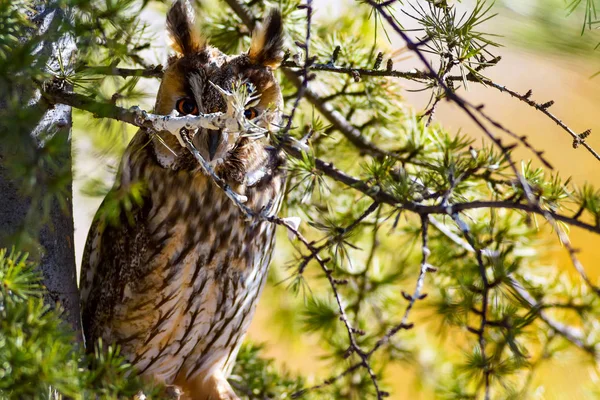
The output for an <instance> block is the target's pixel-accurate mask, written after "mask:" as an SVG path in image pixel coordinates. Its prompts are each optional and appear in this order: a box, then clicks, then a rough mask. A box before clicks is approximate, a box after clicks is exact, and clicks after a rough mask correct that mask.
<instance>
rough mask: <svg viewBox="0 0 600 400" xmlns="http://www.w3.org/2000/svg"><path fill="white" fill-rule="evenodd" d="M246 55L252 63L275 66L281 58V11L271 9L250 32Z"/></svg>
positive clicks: (279, 62)
mask: <svg viewBox="0 0 600 400" xmlns="http://www.w3.org/2000/svg"><path fill="white" fill-rule="evenodd" d="M248 57H249V58H250V62H251V63H253V64H258V65H264V66H267V67H271V68H277V67H278V66H279V64H281V60H282V59H283V21H282V18H281V12H280V11H279V10H278V9H275V8H274V9H272V10H271V11H270V12H269V14H267V17H266V18H265V19H264V21H263V24H262V26H258V27H257V28H256V29H255V30H254V32H253V33H252V43H251V45H250V51H248Z"/></svg>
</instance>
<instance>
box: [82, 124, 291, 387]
mask: <svg viewBox="0 0 600 400" xmlns="http://www.w3.org/2000/svg"><path fill="white" fill-rule="evenodd" d="M152 152H153V150H152V146H149V145H147V137H146V134H145V133H144V132H138V134H137V135H136V137H135V138H134V139H133V141H132V143H131V144H130V146H129V147H128V149H127V151H126V153H125V156H124V157H123V160H122V165H121V170H120V176H119V178H118V185H117V186H116V187H115V189H114V190H123V188H126V187H127V186H128V185H130V184H132V183H133V182H139V181H142V182H145V183H146V185H147V196H146V197H145V199H144V203H143V204H142V205H141V206H139V207H136V208H134V209H133V210H130V211H129V218H127V217H126V216H125V215H124V216H123V217H122V218H121V219H122V220H121V223H119V224H117V225H115V224H112V225H111V224H110V223H109V222H107V221H106V220H104V219H102V218H100V217H97V218H96V219H95V221H94V223H93V225H92V228H91V230H90V233H89V236H88V241H87V244H86V249H85V255H84V262H83V265H82V273H81V285H80V286H81V294H82V309H83V314H82V315H83V325H84V332H85V336H86V341H87V342H88V347H89V343H92V342H96V341H97V339H99V338H102V340H103V341H104V343H115V344H119V345H120V346H121V348H122V352H123V353H124V355H125V356H126V357H127V358H128V359H129V361H130V362H132V363H133V364H134V365H135V366H136V367H137V368H138V370H139V371H141V373H142V374H143V375H147V376H152V377H153V378H154V379H156V380H159V381H162V382H163V383H166V384H171V383H173V382H176V381H178V380H187V379H193V378H194V377H195V376H198V375H202V376H210V375H211V373H212V372H214V371H221V372H222V373H223V374H224V375H225V376H227V375H228V374H229V372H230V370H231V368H232V366H233V362H234V361H235V358H236V354H237V351H238V349H239V346H240V344H241V341H242V338H243V337H244V335H245V333H246V331H247V329H248V327H249V324H250V322H251V320H252V316H253V313H254V311H255V308H256V304H257V301H258V297H259V295H260V293H261V291H262V289H263V287H264V284H265V280H266V276H267V268H268V265H269V262H270V259H271V254H272V250H273V246H274V238H275V234H274V229H275V228H274V225H272V224H269V223H267V222H264V221H259V220H256V219H251V220H247V219H245V218H244V217H243V216H242V215H241V212H240V211H239V209H238V208H237V207H236V206H235V205H234V204H233V203H232V202H231V200H230V199H228V198H227V197H226V196H225V195H224V193H223V192H222V190H220V189H219V188H218V187H216V185H215V184H214V183H213V182H212V181H211V180H210V179H209V178H207V177H206V176H205V175H204V174H203V173H202V172H201V171H200V170H199V169H194V168H192V169H189V168H180V169H177V170H174V169H169V168H163V167H161V166H160V165H159V164H158V163H157V162H156V160H155V157H154V155H153V154H152ZM248 154H249V155H251V157H249V158H250V160H254V161H252V162H246V163H245V164H244V163H242V164H244V165H243V167H244V168H245V170H244V173H245V174H251V173H253V172H255V171H257V170H259V169H262V170H263V172H265V173H264V177H263V178H262V179H261V180H260V181H259V182H258V183H256V184H254V185H253V186H252V187H248V186H247V185H245V184H244V183H235V182H232V183H231V186H232V187H233V189H234V190H236V191H237V192H238V193H240V194H244V195H245V196H247V198H248V202H247V205H248V206H249V207H250V208H251V209H253V210H256V211H260V210H263V209H265V208H266V209H267V212H268V213H270V214H274V213H276V212H277V210H278V209H279V207H280V205H281V202H282V193H283V186H284V181H285V180H284V174H283V172H282V169H281V168H279V164H278V162H279V161H277V160H278V156H277V155H276V154H274V152H272V151H268V150H267V149H266V148H265V147H264V146H263V145H259V144H249V145H248ZM123 214H126V213H125V212H123ZM132 222H133V223H132Z"/></svg>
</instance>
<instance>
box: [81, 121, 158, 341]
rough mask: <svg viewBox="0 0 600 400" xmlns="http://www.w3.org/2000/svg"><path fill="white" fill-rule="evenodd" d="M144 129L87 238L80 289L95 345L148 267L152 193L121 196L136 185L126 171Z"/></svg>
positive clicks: (85, 321)
mask: <svg viewBox="0 0 600 400" xmlns="http://www.w3.org/2000/svg"><path fill="white" fill-rule="evenodd" d="M139 135H140V133H138V135H136V138H134V140H133V141H132V144H130V146H129V148H128V149H127V150H126V154H125V155H124V158H123V161H124V162H123V163H122V165H121V171H119V174H118V177H117V180H118V181H119V182H120V184H119V185H118V186H117V185H116V186H115V187H114V188H113V189H112V190H111V191H110V192H109V194H108V195H107V196H106V198H105V199H104V201H103V202H102V204H101V205H100V208H99V209H98V212H97V213H96V215H95V217H94V220H93V222H92V225H91V227H90V231H89V233H88V237H87V241H86V244H85V249H84V254H83V260H82V263H81V275H80V280H79V282H80V284H79V290H80V297H81V312H82V323H83V331H84V334H85V338H86V341H87V343H89V344H90V345H91V344H92V343H94V342H95V341H96V340H97V339H98V338H99V337H100V336H101V335H100V332H101V329H103V328H104V327H107V326H108V325H107V324H108V323H109V322H110V321H111V317H112V312H113V311H114V309H115V306H116V305H117V304H118V302H120V301H121V300H122V297H123V290H124V288H125V285H126V284H127V283H128V282H130V281H132V280H133V279H136V278H140V277H141V275H142V274H143V273H144V271H143V264H142V262H143V259H144V257H145V255H146V249H147V246H148V238H149V234H148V229H147V225H146V221H147V216H148V213H149V210H150V207H151V199H150V197H149V196H142V197H141V200H142V201H141V202H133V201H131V202H129V203H127V204H125V202H123V201H119V200H116V199H119V198H124V197H126V196H127V193H125V191H127V190H130V189H127V188H128V187H129V188H131V187H132V186H131V183H130V182H125V181H126V179H125V178H124V176H128V175H129V174H128V172H129V171H128V170H127V169H128V168H129V165H128V164H129V163H128V158H129V155H130V154H131V152H133V151H135V150H136V148H137V149H139V147H138V145H139V143H138V142H140V141H141V139H140V138H138V137H137V136H139ZM128 153H129V154H128ZM138 154H139V153H138ZM126 183H127V184H126ZM88 347H89V348H90V350H92V349H93V347H92V346H88Z"/></svg>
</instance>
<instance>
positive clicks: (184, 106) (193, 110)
mask: <svg viewBox="0 0 600 400" xmlns="http://www.w3.org/2000/svg"><path fill="white" fill-rule="evenodd" d="M176 107H177V111H178V112H180V113H181V114H183V115H189V114H194V115H198V106H197V105H196V102H195V101H194V100H191V99H187V98H184V99H179V100H177V105H176Z"/></svg>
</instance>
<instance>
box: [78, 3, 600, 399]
mask: <svg viewBox="0 0 600 400" xmlns="http://www.w3.org/2000/svg"><path fill="white" fill-rule="evenodd" d="M566 3H567V2H565V1H564V0H504V1H497V2H496V4H495V6H494V9H495V11H496V12H497V13H498V16H497V17H496V18H494V19H492V20H490V21H488V22H486V23H485V24H484V25H483V26H481V27H480V30H483V31H485V32H490V33H494V34H497V35H499V36H498V37H497V41H498V42H499V43H501V44H502V45H503V46H504V47H501V48H499V49H497V50H496V54H497V55H501V56H502V61H501V62H500V63H499V65H498V66H496V67H494V68H490V69H487V70H486V74H487V76H488V77H489V78H491V79H492V80H494V81H496V82H497V83H499V84H502V85H506V86H508V87H510V88H511V89H513V90H516V91H518V92H520V93H525V92H527V90H529V89H531V90H533V99H534V100H536V101H538V102H541V103H543V102H547V101H549V100H554V101H555V102H556V104H555V105H554V106H553V107H552V108H551V110H550V111H551V112H553V113H554V114H556V115H557V116H558V117H559V118H561V119H562V120H563V121H565V122H566V123H567V125H569V126H570V127H572V128H573V129H574V130H575V131H576V132H583V131H585V130H586V129H589V128H591V129H593V130H596V129H597V128H599V125H600V124H599V119H600V76H598V77H596V78H593V77H592V76H593V75H594V74H595V73H596V72H598V71H600V50H595V48H596V46H597V44H598V43H599V42H600V34H598V32H596V31H593V30H592V31H590V30H585V31H583V30H582V27H583V21H584V14H583V8H581V9H578V10H576V11H575V12H573V13H572V14H570V15H568V12H567V4H566ZM315 5H316V15H315V18H316V19H317V21H318V22H321V23H322V22H326V21H327V20H329V19H334V18H337V17H339V16H340V15H345V16H346V18H350V19H351V18H352V15H350V14H351V13H352V7H351V3H350V2H344V1H337V0H318V1H316V2H315ZM471 5H472V3H470V2H469V1H463V2H462V3H460V4H457V7H458V9H459V10H460V9H468V8H469V7H470V6H471ZM165 9H166V6H165ZM165 9H161V8H157V9H153V10H151V11H148V12H146V13H145V14H144V18H145V19H146V21H147V22H148V23H150V24H151V28H152V31H153V33H154V34H155V35H156V37H157V40H155V41H154V44H155V45H154V48H152V49H150V50H147V51H146V54H145V56H146V57H147V59H148V61H149V62H150V63H155V64H158V63H162V62H164V61H165V60H166V54H167V50H166V40H165V34H164V15H165ZM398 15H399V16H400V14H398ZM400 20H401V22H403V23H405V24H406V27H407V28H410V21H408V19H406V20H405V19H403V18H402V17H401V16H400ZM582 32H583V34H582ZM345 33H346V34H349V33H348V32H345ZM379 45H380V46H381V45H382V43H381V41H380V43H379ZM388 46H389V48H390V49H391V50H392V51H395V52H396V53H397V54H398V57H397V62H396V64H395V69H399V70H409V69H411V68H415V67H419V62H418V60H416V59H415V57H414V56H411V55H410V54H409V52H406V51H405V49H404V45H403V43H402V42H401V41H400V40H397V39H395V38H393V37H392V40H391V42H390V43H388ZM140 87H143V91H142V92H140V93H135V95H136V96H138V98H139V101H140V104H141V105H142V106H143V107H145V108H146V109H150V108H152V105H153V98H154V96H155V93H156V89H157V87H158V82H157V81H153V80H146V81H144V82H143V85H139V86H138V87H137V88H136V90H139V88H140ZM405 88H406V90H405V92H404V93H403V96H404V97H405V99H406V102H407V104H408V105H410V106H411V107H413V108H414V109H415V110H417V111H421V110H422V109H423V108H424V107H425V106H426V103H427V100H428V94H425V93H414V92H411V89H414V88H415V87H414V86H413V85H411V84H410V83H409V82H407V83H405ZM108 89H110V90H112V91H113V92H114V91H121V92H122V91H124V90H127V89H128V88H126V87H125V88H117V87H115V88H107V90H108ZM130 94H131V93H130ZM107 95H108V96H110V92H107ZM464 95H465V97H466V98H467V99H469V100H470V101H472V102H474V103H482V104H485V105H486V110H487V111H488V113H490V114H491V115H493V116H494V117H495V118H496V119H497V120H499V121H502V122H503V123H505V124H506V125H507V126H509V127H510V128H511V129H512V130H514V131H516V132H518V133H519V134H526V135H528V136H529V139H530V142H531V143H532V144H533V145H534V146H535V147H536V148H539V149H543V150H545V151H546V155H547V157H548V158H549V159H550V160H552V162H553V164H554V167H555V168H556V169H557V170H558V171H560V173H561V175H562V176H563V177H565V178H566V177H568V176H571V177H573V180H574V182H575V183H577V184H579V185H583V183H584V182H586V181H587V182H590V183H592V184H594V185H596V186H600V173H599V171H600V168H599V167H600V164H598V161H597V160H595V159H594V158H593V157H592V156H591V155H590V154H589V153H587V152H586V151H585V150H583V149H578V150H574V149H573V148H572V139H571V138H570V136H568V135H567V133H566V132H564V131H563V130H562V129H561V128H560V127H558V126H557V125H556V124H554V123H553V122H552V121H551V120H549V119H548V118H546V117H545V116H543V115H542V114H541V113H538V112H536V111H535V110H533V109H532V108H530V107H528V106H527V105H525V104H524V103H520V102H519V101H517V100H515V99H511V98H510V97H509V96H508V95H506V94H502V93H500V92H498V91H496V90H494V89H491V88H485V87H483V86H481V85H476V84H471V85H470V87H469V91H468V92H466V93H464ZM75 118H76V123H75V126H79V127H81V126H88V127H89V129H79V130H77V131H76V132H75V135H74V140H75V147H74V148H75V150H74V151H75V176H76V180H75V187H74V205H75V215H74V217H75V228H76V241H75V245H76V251H77V256H78V264H79V263H80V260H81V254H82V252H83V244H84V241H85V237H86V235H87V230H88V228H89V225H90V223H91V219H92V217H93V214H94V212H95V210H96V209H97V207H98V205H99V203H100V201H101V198H99V197H95V196H92V195H94V194H97V193H99V192H101V191H102V188H103V187H106V186H110V185H112V181H113V176H114V173H115V168H116V166H117V163H118V159H119V155H120V153H121V151H122V150H123V148H124V146H125V145H126V144H127V142H128V140H129V138H130V137H131V135H132V134H133V133H134V132H135V129H133V128H131V127H129V126H125V124H116V123H114V122H112V125H111V129H110V130H109V131H110V134H106V131H105V130H103V131H102V132H98V130H95V129H94V128H93V127H92V125H86V119H87V118H89V116H88V115H84V114H81V113H77V114H76V115H75ZM436 121H437V123H440V124H441V125H442V126H444V127H445V129H446V130H449V131H451V132H458V131H459V130H460V131H461V132H463V133H465V134H469V135H472V136H473V137H475V138H480V137H481V134H480V133H479V130H478V129H477V128H475V127H474V126H473V124H472V123H471V122H470V121H469V120H468V119H467V118H466V117H465V116H464V115H463V113H462V112H461V111H460V110H458V109H457V107H455V106H453V105H451V104H447V103H445V102H442V103H441V104H440V106H439V108H438V110H437V112H436ZM588 143H589V144H590V145H591V146H592V147H594V148H595V149H600V131H599V132H593V133H592V135H591V136H590V137H589V138H588ZM517 156H518V157H522V158H524V159H528V158H529V157H530V156H529V154H527V153H525V152H524V151H521V152H519V151H518V152H517ZM279 234H280V237H279V242H278V246H277V253H276V255H275V257H274V261H273V270H272V274H271V275H272V276H271V284H269V285H268V286H267V289H266V290H265V294H264V296H263V298H262V300H261V302H260V304H259V309H258V312H257V315H256V317H255V319H254V322H253V325H252V327H251V329H250V332H249V335H248V336H249V338H250V339H252V340H253V341H257V342H265V343H266V347H265V350H266V355H267V356H269V357H273V358H275V359H276V360H277V363H278V364H279V365H282V366H284V365H285V367H286V368H287V369H289V370H292V371H300V372H302V374H304V375H307V376H309V378H310V376H311V375H316V374H320V375H321V376H327V375H328V374H327V361H326V360H323V359H322V358H321V357H320V356H321V355H322V352H320V351H319V343H318V340H317V337H316V336H314V337H312V336H310V335H302V336H301V337H300V336H299V335H290V334H289V333H290V332H293V331H294V330H296V329H302V325H301V324H300V322H299V319H300V314H299V312H298V309H299V305H301V303H302V301H303V299H302V298H301V296H295V295H294V294H293V293H291V292H290V291H288V290H287V289H286V286H285V285H276V283H277V282H279V281H280V280H281V279H284V278H285V277H286V276H287V275H286V274H287V272H286V271H285V270H284V268H283V266H284V265H285V264H286V262H287V261H288V260H289V259H290V257H289V254H290V250H291V247H290V245H289V243H288V241H287V238H286V235H285V232H279ZM548 235H549V236H548V237H549V238H550V235H551V233H550V232H548ZM571 238H572V240H573V243H574V244H575V246H576V247H577V248H579V249H581V253H580V260H581V261H582V263H583V264H584V266H585V267H586V269H587V271H588V274H589V275H590V277H591V278H592V279H593V280H597V279H598V277H600V265H599V263H598V262H597V260H598V259H599V258H600V242H599V241H598V239H597V238H594V237H593V236H592V235H591V234H588V233H585V232H583V231H580V230H577V229H574V230H573V231H572V232H571ZM547 243H549V246H551V247H550V248H548V249H547V250H548V251H547V252H546V259H545V260H544V261H545V262H546V263H547V264H554V265H559V266H560V267H561V268H563V269H564V270H565V271H566V272H568V273H573V274H574V270H573V267H572V265H571V262H570V260H569V259H568V256H567V253H566V252H565V251H564V249H561V248H560V245H559V244H558V242H557V241H556V240H548V241H547ZM422 312H427V311H422ZM265 327H268V329H266V328H265ZM423 329H437V327H436V326H433V323H432V324H431V326H428V325H420V326H419V328H418V329H417V332H416V334H417V335H418V330H423ZM440 340H441V341H443V338H440ZM423 346H424V349H425V351H422V352H421V357H425V358H426V357H427V354H428V353H427V351H426V350H427V344H426V343H424V344H423ZM432 348H433V346H432ZM432 351H433V350H432ZM566 354H567V355H566V356H563V357H562V358H560V359H557V360H552V361H551V362H549V363H547V364H545V365H544V366H542V367H541V369H540V370H539V372H538V373H536V374H535V375H534V378H533V379H534V382H535V383H538V384H543V385H544V387H545V390H543V391H539V393H537V396H538V397H537V398H540V399H549V400H551V399H580V398H589V397H585V396H589V394H587V393H589V392H588V391H587V390H586V389H589V387H587V388H586V387H585V385H586V384H587V383H586V384H584V382H589V378H590V375H589V374H594V372H593V371H590V370H588V369H587V367H584V366H583V363H582V362H579V359H578V357H580V354H579V353H575V352H573V353H566ZM430 356H431V358H433V354H430ZM420 361H421V363H420V364H421V365H427V360H420ZM426 379H427V371H415V369H414V368H412V366H411V365H409V364H406V365H398V366H397V367H395V368H394V370H393V372H392V373H391V374H389V375H388V377H387V383H388V384H390V385H391V386H392V387H393V393H394V394H393V396H392V398H394V399H405V398H412V399H419V398H422V399H427V398H432V397H433V395H432V393H430V392H428V391H427V390H426V389H423V386H421V383H424V382H426ZM599 379H600V378H598V377H593V381H594V382H598V380H599ZM316 383H318V382H316Z"/></svg>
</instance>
